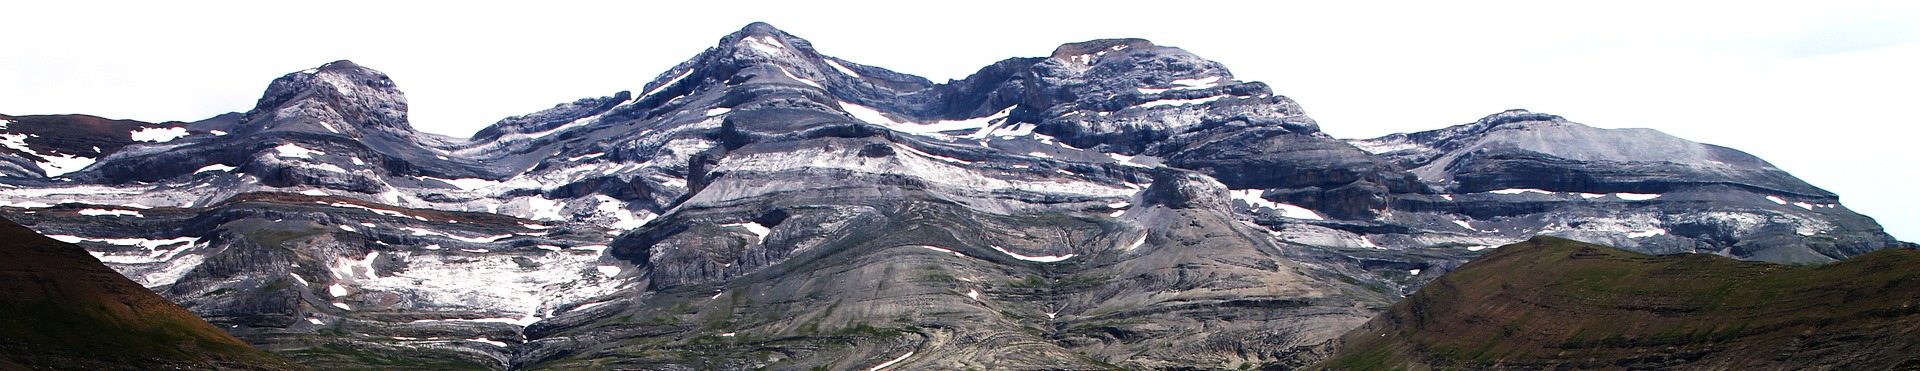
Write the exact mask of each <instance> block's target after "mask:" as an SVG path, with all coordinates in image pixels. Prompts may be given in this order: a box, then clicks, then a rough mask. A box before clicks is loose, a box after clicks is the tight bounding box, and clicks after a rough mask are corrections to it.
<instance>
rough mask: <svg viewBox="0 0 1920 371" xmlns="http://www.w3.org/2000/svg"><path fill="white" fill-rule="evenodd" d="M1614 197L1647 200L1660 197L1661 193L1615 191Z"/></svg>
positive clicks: (1628, 199)
mask: <svg viewBox="0 0 1920 371" xmlns="http://www.w3.org/2000/svg"><path fill="white" fill-rule="evenodd" d="M1613 197H1619V198H1620V199H1622V200H1627V201H1646V200H1651V199H1656V198H1660V195H1658V194H1648V193H1615V194H1613Z"/></svg>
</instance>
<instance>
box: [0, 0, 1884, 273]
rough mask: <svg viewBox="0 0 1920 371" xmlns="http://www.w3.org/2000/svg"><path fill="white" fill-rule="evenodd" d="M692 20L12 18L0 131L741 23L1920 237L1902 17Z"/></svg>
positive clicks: (755, 15)
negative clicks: (1672, 139)
mask: <svg viewBox="0 0 1920 371" xmlns="http://www.w3.org/2000/svg"><path fill="white" fill-rule="evenodd" d="M389 3H397V4H389ZM681 3H684V4H685V5H670V6H668V5H654V4H650V3H642V2H619V3H612V2H605V3H602V2H565V1H542V2H537V3H535V2H523V3H502V4H485V5H482V3H479V2H457V3H443V2H373V1H365V2H362V1H325V2H319V1H308V2H299V3H294V2H264V1H261V2H255V1H247V2H231V3H215V2H193V3H192V4H196V5H192V6H188V5H183V4H185V3H176V2H152V1H142V2H126V3H120V2H83V1H36V2H11V3H9V4H7V5H4V6H0V9H3V10H4V12H5V13H6V16H5V17H4V20H0V27H3V28H4V29H5V31H4V33H3V34H0V35H4V36H0V113H7V114H15V115H19V114H51V113H87V114H93V115H98V116H105V117H112V118H129V119H138V120H149V121H165V120H185V121H191V120H196V119H201V118H205V117H208V116H212V115H215V114H219V113H223V112H229V111H245V110H247V109H248V108H250V107H251V106H252V105H253V102H254V100H255V99H257V98H259V94H260V93H261V92H262V91H263V90H265V88H266V85H267V82H269V81H271V80H272V79H273V78H275V77H278V76H280V75H282V74H285V73H287V72H292V71H298V70H302V69H306V68H309V67H313V66H318V65H320V64H323V63H326V62H329V61H333V60H338V59H351V60H354V61H355V62H358V63H359V64H361V65H364V66H367V67H371V68H374V69H378V70H381V71H384V72H386V73H387V74H388V75H391V76H392V77H393V79H394V81H395V82H397V83H398V84H399V85H400V88H401V89H402V90H404V91H405V92H406V93H407V98H408V100H409V101H410V102H411V104H412V121H413V125H414V126H415V127H417V128H419V129H421V130H425V131H428V132H434V133H441V134H447V135H453V136H457V137H466V136H468V135H470V134H472V133H473V132H474V131H476V130H479V129H480V128H481V127H483V126H485V125H487V124H490V123H493V122H494V121H497V120H499V119H500V118H501V117H505V116H509V115H515V114H521V113H528V112H532V111H536V110H540V109H543V108H546V107H550V106H552V105H553V104H555V103H560V102H564V101H571V100H574V99H578V98H581V97H587V96H603V95H611V94H612V93H614V92H617V91H621V90H636V91H637V90H639V89H640V87H641V85H644V84H645V83H646V82H647V81H648V80H650V79H652V78H653V77H654V76H656V75H658V74H659V73H660V72H662V71H665V70H666V69H667V68H669V67H672V66H673V65H674V64H677V63H679V62H680V61H683V60H685V59H687V58H688V57H691V56H693V55H694V54H696V53H699V52H700V51H701V50H702V49H704V48H706V47H708V46H712V45H713V44H714V42H715V41H716V40H717V39H719V38H720V37H721V36H723V35H725V34H727V33H729V32H732V31H734V30H737V29H739V28H740V27H741V26H744V25H746V24H747V23H748V22H752V21H756V20H757V21H766V22H770V23H772V24H774V25H775V26H777V27H780V28H781V29H784V30H786V31H788V32H790V33H793V34H795V35H797V36H800V37H802V38H806V39H808V40H810V41H812V42H813V45H814V46H815V48H817V49H819V50H820V51H821V52H822V53H826V54H830V55H835V56H839V57H842V58H846V59H848V60H852V61H856V62H860V63H864V64H869V65H876V66H881V67H886V68H889V69H893V70H896V71H901V72H905V73H911V74H916V75H921V76H925V77H927V78H929V79H932V80H935V81H945V80H946V79H951V78H961V77H965V76H966V75H967V74H969V73H972V72H973V71H975V70H977V69H978V68H980V67H982V66H985V65H987V64H989V63H992V62H994V61H997V60H1000V59H1004V58H1008V57H1015V56H1044V55H1047V54H1048V53H1049V52H1051V51H1052V50H1053V48H1054V47H1055V46H1057V45H1059V44H1061V43H1066V42H1073V41H1081V40H1087V39H1094V38H1109V37H1140V38H1146V39H1149V40H1152V41H1154V42H1155V43H1156V44H1160V45H1170V46H1178V47H1182V48H1185V49H1187V50H1189V51H1192V52H1194V53H1196V54H1198V55H1200V56H1203V57H1207V58H1210V59H1213V60H1216V61H1220V62H1221V63H1224V64H1226V65H1227V67H1228V68H1230V69H1232V70H1233V72H1234V74H1235V75H1236V76H1237V77H1238V78H1239V79H1242V80H1254V81H1265V82H1267V83H1269V84H1271V85H1272V86H1273V89H1274V90H1275V92H1277V93H1279V94H1284V95H1287V96H1289V97H1292V98H1294V99H1296V100H1298V101H1300V103H1301V104H1302V105H1303V106H1305V108H1306V110H1307V112H1308V114H1309V115H1311V116H1312V117H1314V118H1315V119H1316V120H1318V121H1319V122H1320V125H1321V128H1322V129H1323V130H1325V131H1326V132H1327V133H1329V134H1332V135H1334V136H1338V137H1345V138H1358V137H1373V136H1378V135H1384V134H1389V133H1394V132H1404V131H1417V130H1426V129H1433V128H1439V127H1443V126H1447V125H1454V124H1460V123H1466V122H1471V121H1473V120H1474V119H1477V118H1479V117H1481V116H1484V115H1486V114H1490V113H1494V112H1498V111H1501V110H1505V109H1509V108H1525V109H1530V110H1534V111H1539V112H1548V113H1554V114H1559V115H1562V116H1565V117H1567V118H1569V119H1571V120H1574V121H1577V122H1581V123H1585V124H1588V125H1593V126H1598V127H1608V128H1626V127H1645V128H1654V129H1658V130H1661V131H1664V132H1667V133H1670V134H1674V135H1677V136H1680V137H1683V138H1687V139H1692V140H1695V141H1700V142H1706V143H1713V144H1719V145H1725V146H1729V147H1733V148H1737V149H1740V150H1744V151H1747V152H1750V153H1753V154H1756V155H1759V156H1760V157H1762V158H1765V159H1767V160H1769V161H1771V162H1773V163H1774V164H1775V165H1778V166H1779V167H1781V168H1783V169H1786V170H1787V171H1789V172H1792V173H1793V174H1795V175H1797V176H1799V177H1800V178H1802V179H1805V180H1807V181H1808V182H1811V183H1813V184H1814V185H1817V186H1820V187H1824V188H1826V189H1828V190H1831V191H1834V192H1836V193H1839V194H1840V195H1841V199H1842V201H1843V202H1845V204H1846V205H1847V206H1848V207H1851V208H1853V209H1854V210H1858V211H1861V212H1862V213H1865V214H1867V215H1869V216H1873V217H1875V218H1877V219H1879V220H1880V221H1881V223H1882V224H1884V225H1886V226H1887V227H1888V229H1889V230H1890V231H1891V232H1893V233H1894V235H1895V236H1897V237H1900V238H1902V239H1904V240H1909V241H1912V240H1920V196H1916V195H1915V194H1916V190H1920V186H1916V185H1917V184H1920V155H1915V154H1914V153H1915V152H1916V147H1920V144H1917V143H1916V142H1915V138H1914V136H1913V135H1912V134H1914V133H1916V132H1920V130H1916V129H1915V127H1916V126H1920V119H1916V117H1917V116H1916V114H1915V113H1914V108H1920V6H1916V5H1911V4H1916V3H1917V2H1895V1H1887V2H1851V3H1848V2H1832V1H1819V2H1812V1H1801V2H1791V3H1785V2H1783V3H1759V2H1751V1H1741V2H1724V3H1701V2H1686V3H1678V4H1675V3H1676V2H1666V1H1659V2H1619V1H1610V2H1581V3H1579V4H1575V5H1566V4H1564V3H1567V2H1550V3H1553V4H1542V3H1549V2H1537V1H1528V2H1483V3H1474V4H1470V5H1462V4H1454V3H1452V2H1445V3H1444V4H1442V2H1424V1H1423V2H1409V3H1390V2H1389V3H1382V2H1336V3H1334V4H1307V5H1301V4H1284V3H1283V4H1267V3H1268V2H1259V3H1260V4H1263V5H1258V6H1249V5H1243V3H1241V2H1207V1H1147V2H1119V1H1100V2H1076V3H1064V2H1053V1H1031V0H1028V1H1007V2H1001V1H943V2H934V3H931V4H928V3H920V2H867V3H832V4H819V3H802V2H791V1H787V2H754V1H725V2H705V1H684V2H681ZM712 3H717V4H722V5H695V4H712ZM453 4H457V5H453ZM909 4H911V5H909Z"/></svg>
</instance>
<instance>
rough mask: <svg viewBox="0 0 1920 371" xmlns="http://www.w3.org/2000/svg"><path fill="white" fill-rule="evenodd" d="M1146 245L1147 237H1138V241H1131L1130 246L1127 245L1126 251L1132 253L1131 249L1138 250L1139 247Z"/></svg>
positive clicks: (1143, 235)
mask: <svg viewBox="0 0 1920 371" xmlns="http://www.w3.org/2000/svg"><path fill="white" fill-rule="evenodd" d="M1146 244H1147V235H1145V234H1142V235H1140V238H1139V239H1136V240H1133V243H1132V244H1128V245H1127V251H1133V249H1138V248H1140V246H1145V245H1146Z"/></svg>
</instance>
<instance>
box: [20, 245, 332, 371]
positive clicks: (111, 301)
mask: <svg viewBox="0 0 1920 371" xmlns="http://www.w3.org/2000/svg"><path fill="white" fill-rule="evenodd" d="M0 236H3V237H4V240H5V241H6V242H4V243H0V299H4V300H0V318H4V320H0V368H5V369H23V370H24V369H32V370H156V369H196V370H214V369H218V370H297V369H303V368H302V367H299V366H297V365H294V364H293V363H291V362H287V360H286V359H283V358H280V357H278V356H274V355H273V354H270V353H267V352H264V351H261V350H259V349H254V348H253V347H250V346H247V344H246V343H244V342H241V341H240V339H236V338H234V337H233V336H232V335H228V334H227V333H226V332H224V331H221V330H220V328H217V327H214V326H213V325H211V324H208V323H207V322H206V321H202V320H200V318H198V317H195V316H194V314H193V313H192V312H188V311H187V310H186V309H185V308H181V307H180V306H178V305H174V304H173V303H170V302H167V299H165V298H162V297H160V295H156V294H154V293H153V292H150V291H147V290H146V289H144V288H141V287H140V286H139V285H137V284H135V283H133V282H132V281H128V280H127V278H126V277H124V276H121V275H120V274H119V273H117V272H114V271H113V270H112V269H108V268H107V266H105V265H102V264H100V261H99V260H96V259H94V258H93V257H90V256H87V251H86V250H83V249H81V248H80V247H79V246H74V245H72V244H68V243H63V242H60V241H55V240H53V239H49V238H47V237H45V236H41V235H38V234H35V233H33V231H32V230H28V229H27V228H26V227H21V226H20V225H18V224H14V223H13V222H12V221H8V220H4V219H0Z"/></svg>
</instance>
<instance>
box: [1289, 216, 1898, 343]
mask: <svg viewBox="0 0 1920 371" xmlns="http://www.w3.org/2000/svg"><path fill="white" fill-rule="evenodd" d="M1916 283H1920V251H1912V250H1883V251H1879V252H1874V253H1870V254H1866V255H1863V256H1859V257H1855V258H1853V259H1850V260H1847V261H1842V262H1838V263H1834V264H1831V265H1826V266H1786V265H1777V264H1766V263H1755V262H1744V261H1736V260H1732V259H1727V258H1723V257H1719V256H1713V255H1704V254H1692V255H1675V256H1657V257H1656V256H1648V255H1641V254H1637V253H1632V252H1628V251H1624V250H1618V249H1613V248H1609V247H1605V246H1599V245H1592V244H1586V243H1580V242H1576V241H1571V240H1565V239H1558V238H1549V237H1539V238H1534V239H1532V240H1529V241H1526V242H1522V243H1519V244H1514V245H1509V246H1506V247H1502V248H1500V249H1499V250H1497V251H1494V252H1492V253H1490V254H1488V255H1487V256H1485V257H1482V258H1481V259H1479V260H1476V261H1474V262H1472V263H1469V264H1467V265H1465V266H1463V267H1461V268H1460V269H1459V270H1457V271H1455V272H1453V273H1450V274H1448V275H1446V276H1444V277H1441V278H1440V279H1439V280H1436V281H1434V282H1433V283H1431V284H1428V285H1427V286H1426V287H1424V288H1422V289H1421V290H1420V292H1418V293H1416V294H1415V295H1413V296H1411V297H1409V298H1408V299H1407V300H1405V301H1402V302H1401V303H1399V304H1396V305H1394V306H1393V307H1392V308H1390V309H1389V310H1388V311H1387V312H1385V313H1382V314H1381V315H1380V316H1379V317H1377V318H1375V319H1374V320H1373V321H1371V322H1369V323H1368V324H1367V325H1366V326H1364V327H1362V328H1360V329H1357V330H1355V331H1354V332H1352V333H1349V334H1347V335H1346V336H1345V338H1344V339H1343V341H1342V342H1343V347H1342V349H1340V351H1339V352H1338V353H1337V354H1336V355H1335V356H1334V357H1333V358H1331V359H1329V360H1328V361H1326V362H1325V363H1323V364H1321V365H1319V367H1322V368H1327V369H1341V370H1379V369H1400V368H1415V369H1423V368H1441V369H1451V368H1469V369H1472V368H1506V367H1512V368H1566V367H1572V368H1589V367H1628V368H1633V367H1651V366H1654V365H1661V364H1663V363H1661V362H1671V360H1672V359H1689V363H1688V364H1689V367H1694V366H1698V367H1699V368H1715V369H1738V368H1767V369H1774V368H1824V367H1832V366H1836V365H1847V366H1848V367H1855V366H1867V365H1861V364H1860V362H1869V363H1872V364H1873V365H1879V366H1874V367H1864V368H1872V369H1882V368H1886V367H1890V366H1892V365H1897V364H1899V363H1900V362H1906V361H1910V360H1912V359H1920V353H1916V352H1914V351H1913V350H1915V349H1920V335H1916V334H1920V285H1916ZM1823 349H1824V350H1823ZM1835 349H1838V350H1835ZM1795 352H1799V353H1795ZM1755 354H1767V355H1768V356H1765V357H1757V356H1754V355H1755ZM1676 357H1684V358H1676ZM1863 360H1870V361H1863ZM1882 363H1884V364H1882Z"/></svg>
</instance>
